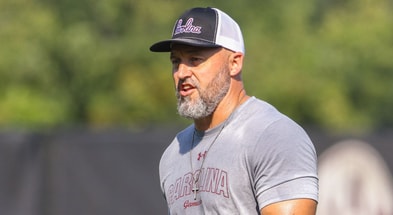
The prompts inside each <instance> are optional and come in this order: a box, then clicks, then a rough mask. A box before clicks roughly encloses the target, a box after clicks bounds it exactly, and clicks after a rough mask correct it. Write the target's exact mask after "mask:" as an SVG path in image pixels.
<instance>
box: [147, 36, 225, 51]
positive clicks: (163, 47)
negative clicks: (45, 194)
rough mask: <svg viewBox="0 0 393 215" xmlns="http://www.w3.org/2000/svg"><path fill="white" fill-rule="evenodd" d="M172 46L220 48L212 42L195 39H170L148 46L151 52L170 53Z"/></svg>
mask: <svg viewBox="0 0 393 215" xmlns="http://www.w3.org/2000/svg"><path fill="white" fill-rule="evenodd" d="M172 44H183V45H189V46H196V47H211V48H214V47H221V46H220V45H217V44H214V43H212V42H208V41H203V40H198V39H195V38H178V39H170V40H163V41H160V42H157V43H155V44H153V45H152V46H150V51H152V52H170V51H171V50H172Z"/></svg>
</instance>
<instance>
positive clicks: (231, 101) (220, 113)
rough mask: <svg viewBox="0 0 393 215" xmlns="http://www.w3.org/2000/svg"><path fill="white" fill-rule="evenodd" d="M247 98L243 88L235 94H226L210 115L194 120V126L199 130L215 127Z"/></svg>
mask: <svg viewBox="0 0 393 215" xmlns="http://www.w3.org/2000/svg"><path fill="white" fill-rule="evenodd" d="M248 98H249V96H247V94H246V91H245V90H244V89H241V90H240V92H238V93H237V94H235V95H230V94H228V95H227V96H225V97H224V99H223V100H222V101H221V102H220V103H219V104H218V106H217V108H216V109H215V111H214V112H213V113H212V114H211V115H210V116H207V117H205V118H201V119H195V120H194V124H195V128H196V129H197V130H199V131H206V130H208V129H211V128H214V127H216V126H217V125H219V124H221V123H222V122H224V121H225V120H227V119H228V117H229V116H230V115H231V114H232V113H233V112H234V111H235V110H236V108H237V107H238V106H240V105H241V104H243V103H244V102H245V101H247V99H248Z"/></svg>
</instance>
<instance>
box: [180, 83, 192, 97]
mask: <svg viewBox="0 0 393 215" xmlns="http://www.w3.org/2000/svg"><path fill="white" fill-rule="evenodd" d="M194 90H195V86H193V85H192V84H189V83H182V84H181V85H180V87H179V93H180V95H181V96H189V95H190V94H191V93H192V92H193V91H194Z"/></svg>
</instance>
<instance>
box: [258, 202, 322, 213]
mask: <svg viewBox="0 0 393 215" xmlns="http://www.w3.org/2000/svg"><path fill="white" fill-rule="evenodd" d="M316 209H317V203H316V202H315V201H314V200H312V199H293V200H288V201H282V202H277V203H274V204H271V205H267V206H266V207H264V208H262V209H261V215H315V213H316Z"/></svg>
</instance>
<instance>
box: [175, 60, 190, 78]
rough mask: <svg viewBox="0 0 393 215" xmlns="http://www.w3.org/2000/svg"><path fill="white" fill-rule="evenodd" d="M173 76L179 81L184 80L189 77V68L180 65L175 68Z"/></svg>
mask: <svg viewBox="0 0 393 215" xmlns="http://www.w3.org/2000/svg"><path fill="white" fill-rule="evenodd" d="M175 75H176V76H177V77H178V78H179V79H185V78H189V77H190V76H191V70H190V67H189V66H187V65H186V64H184V63H180V64H179V65H178V67H177V70H176V71H175Z"/></svg>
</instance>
